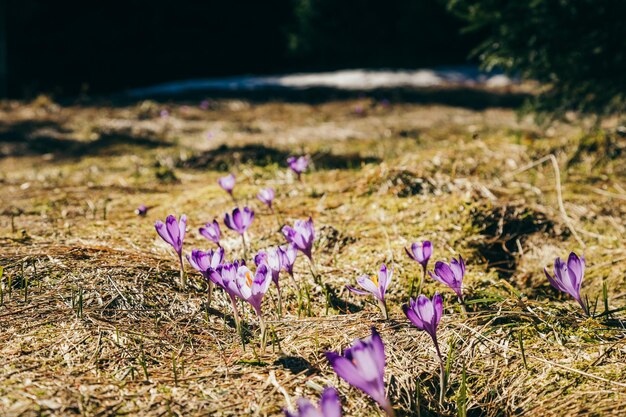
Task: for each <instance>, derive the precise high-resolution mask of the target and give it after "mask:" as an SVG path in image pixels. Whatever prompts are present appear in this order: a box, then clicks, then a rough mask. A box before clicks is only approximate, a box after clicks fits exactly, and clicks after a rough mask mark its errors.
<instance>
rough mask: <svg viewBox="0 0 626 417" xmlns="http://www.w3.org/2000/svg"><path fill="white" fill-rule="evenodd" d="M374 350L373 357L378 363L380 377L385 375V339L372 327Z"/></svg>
mask: <svg viewBox="0 0 626 417" xmlns="http://www.w3.org/2000/svg"><path fill="white" fill-rule="evenodd" d="M371 342H372V350H373V356H374V359H375V361H376V366H378V373H379V375H384V374H385V362H386V358H385V345H384V344H383V339H382V338H381V337H380V334H379V333H378V331H377V330H376V328H374V327H372V336H371Z"/></svg>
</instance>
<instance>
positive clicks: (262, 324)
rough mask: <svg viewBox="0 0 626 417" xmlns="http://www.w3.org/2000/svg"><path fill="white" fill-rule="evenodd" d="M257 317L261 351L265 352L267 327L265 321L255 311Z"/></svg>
mask: <svg viewBox="0 0 626 417" xmlns="http://www.w3.org/2000/svg"><path fill="white" fill-rule="evenodd" d="M257 316H258V317H259V326H260V327H261V349H262V350H265V346H266V336H267V325H266V324H265V320H263V316H262V315H261V313H260V312H258V311H257Z"/></svg>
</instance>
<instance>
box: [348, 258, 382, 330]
mask: <svg viewBox="0 0 626 417" xmlns="http://www.w3.org/2000/svg"><path fill="white" fill-rule="evenodd" d="M392 276H393V267H391V268H389V269H387V265H385V264H382V265H381V267H380V271H378V276H376V275H372V276H371V277H370V276H368V275H361V276H360V277H358V278H357V279H356V282H357V284H359V285H360V286H361V288H363V290H365V291H363V290H359V289H356V288H354V287H351V286H349V285H346V288H347V289H349V290H350V291H352V292H353V293H355V294H359V295H368V294H372V295H373V296H374V297H375V298H376V299H377V300H378V303H379V305H380V309H381V310H382V312H383V314H384V315H385V318H386V319H388V318H389V314H388V313H387V304H386V303H385V293H386V292H387V287H389V283H390V282H391V277H392Z"/></svg>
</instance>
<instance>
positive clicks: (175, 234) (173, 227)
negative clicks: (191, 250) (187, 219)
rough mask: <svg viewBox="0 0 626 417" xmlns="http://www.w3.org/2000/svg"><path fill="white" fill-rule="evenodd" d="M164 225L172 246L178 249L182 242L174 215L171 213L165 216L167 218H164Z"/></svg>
mask: <svg viewBox="0 0 626 417" xmlns="http://www.w3.org/2000/svg"><path fill="white" fill-rule="evenodd" d="M165 227H166V228H167V233H168V234H169V235H170V237H171V239H172V246H173V247H174V249H176V250H177V251H179V250H180V248H181V247H182V242H181V239H180V226H179V225H178V222H177V221H176V217H174V216H172V215H171V214H170V215H169V216H167V219H165Z"/></svg>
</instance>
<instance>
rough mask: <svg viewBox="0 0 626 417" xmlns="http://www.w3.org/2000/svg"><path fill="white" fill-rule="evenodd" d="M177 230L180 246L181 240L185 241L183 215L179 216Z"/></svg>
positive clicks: (185, 219)
mask: <svg viewBox="0 0 626 417" xmlns="http://www.w3.org/2000/svg"><path fill="white" fill-rule="evenodd" d="M178 230H179V232H180V241H181V246H182V242H183V240H185V233H186V232H187V216H186V215H184V214H183V215H182V216H180V221H179V222H178Z"/></svg>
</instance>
